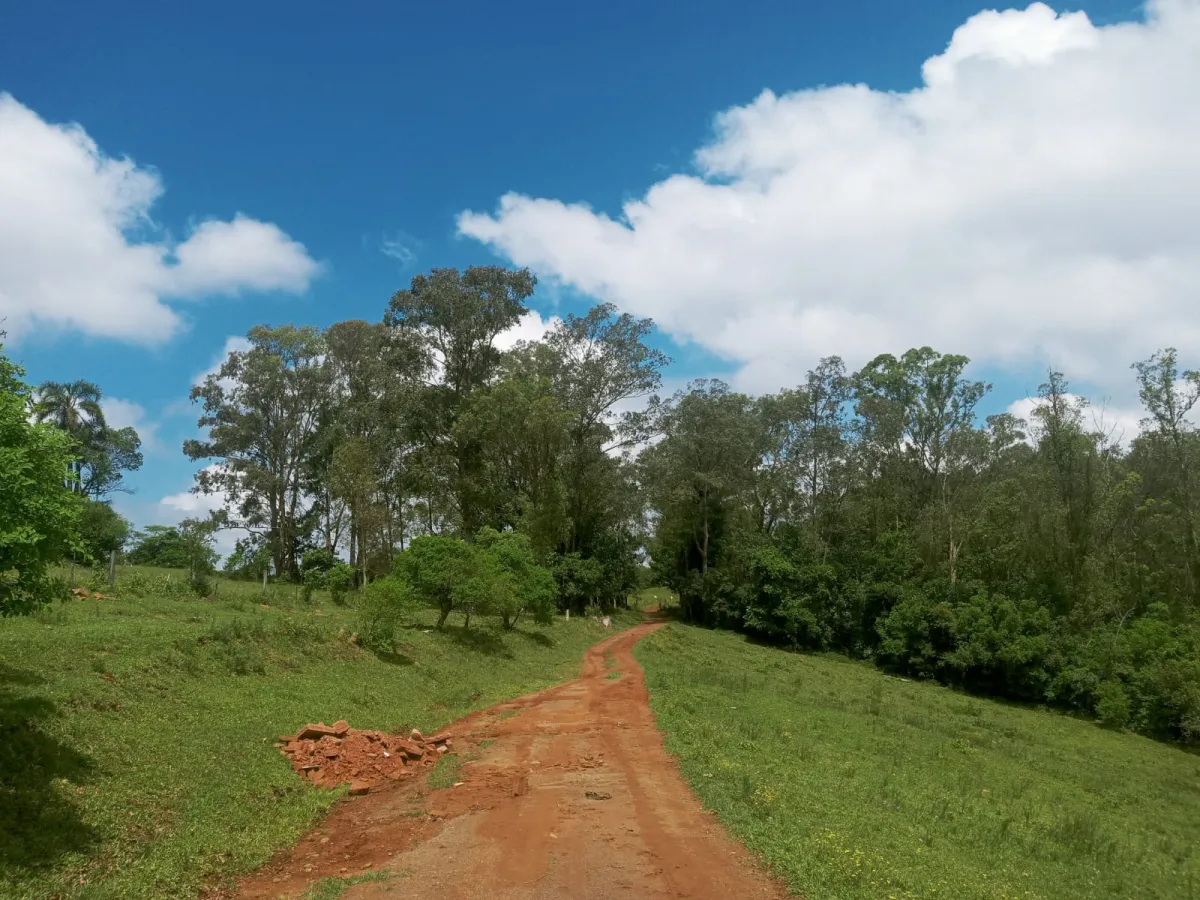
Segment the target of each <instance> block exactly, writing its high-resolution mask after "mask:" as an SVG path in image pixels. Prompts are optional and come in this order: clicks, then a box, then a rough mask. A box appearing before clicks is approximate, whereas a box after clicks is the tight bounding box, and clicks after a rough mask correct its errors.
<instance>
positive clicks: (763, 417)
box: [638, 348, 1200, 739]
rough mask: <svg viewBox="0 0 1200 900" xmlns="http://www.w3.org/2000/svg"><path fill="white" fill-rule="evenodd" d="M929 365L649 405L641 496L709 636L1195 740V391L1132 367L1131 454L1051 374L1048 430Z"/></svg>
mask: <svg viewBox="0 0 1200 900" xmlns="http://www.w3.org/2000/svg"><path fill="white" fill-rule="evenodd" d="M967 363H968V360H967V359H966V358H965V357H962V356H953V355H942V354H939V353H936V352H934V351H933V350H931V349H929V348H922V349H918V350H910V351H908V352H907V353H905V354H904V355H903V356H900V357H895V356H892V355H883V356H879V357H877V358H876V359H874V360H873V361H871V362H870V363H869V364H868V365H866V366H865V367H863V369H862V370H861V371H858V372H853V373H851V372H847V371H846V369H845V366H844V365H843V363H842V361H841V360H840V359H838V358H837V357H830V358H828V359H825V360H822V361H821V363H820V364H819V365H818V366H817V367H816V368H815V369H814V370H813V371H811V372H809V373H808V376H807V379H806V381H805V383H804V384H802V385H800V386H799V387H797V388H795V389H793V390H786V391H782V392H780V393H778V394H771V395H766V396H761V397H757V398H750V397H748V396H745V395H743V394H738V393H735V392H733V391H731V390H730V389H729V388H728V387H727V386H726V385H724V384H722V383H721V382H717V381H704V382H696V383H694V384H692V385H691V386H690V387H689V389H688V390H687V391H684V392H680V393H678V394H676V395H675V396H674V397H673V398H671V399H669V400H666V401H663V402H655V403H652V404H651V410H650V418H651V422H650V427H651V429H652V430H653V431H655V432H657V433H659V434H660V435H661V436H662V439H661V440H660V441H659V442H658V443H656V444H654V445H653V446H652V447H650V448H648V449H647V450H646V451H645V452H644V453H642V454H641V456H640V458H639V461H638V468H639V475H638V477H639V481H640V483H641V484H642V485H643V487H644V490H645V496H646V498H647V501H648V507H649V516H650V518H651V523H652V534H653V536H652V539H651V543H650V548H651V553H652V556H653V559H654V567H655V570H656V573H657V575H658V577H659V578H660V579H661V581H662V582H665V583H666V584H668V585H670V586H671V587H672V588H674V589H675V590H677V591H678V592H679V594H680V598H681V606H682V609H683V611H684V614H685V615H686V616H687V617H688V618H690V619H691V620H693V621H696V622H701V623H706V624H709V625H712V626H716V627H723V628H734V629H739V630H742V631H745V632H747V633H750V634H752V635H756V636H758V637H759V638H761V639H765V640H769V641H772V642H777V643H780V644H784V645H787V646H792V647H797V648H805V649H811V650H833V651H839V652H842V653H846V654H849V655H851V656H856V657H861V658H864V659H871V660H874V661H875V662H877V663H878V664H879V665H882V666H885V667H887V668H889V669H892V670H894V671H897V672H901V673H907V674H910V675H915V676H918V677H923V678H935V679H938V680H941V681H943V682H946V683H949V684H955V685H960V686H962V687H964V688H967V689H970V690H973V691H978V692H981V693H986V694H992V695H995V696H1000V697H1007V698H1012V699H1016V700H1026V701H1038V702H1049V703H1052V704H1056V705H1059V706H1063V707H1066V708H1068V709H1078V710H1082V711H1085V712H1088V713H1095V714H1097V715H1099V716H1100V717H1102V718H1103V719H1104V720H1105V721H1106V722H1109V723H1111V724H1113V725H1118V726H1128V727H1131V728H1134V729H1136V730H1138V731H1142V732H1144V733H1146V734H1150V735H1154V736H1158V737H1169V738H1176V739H1195V738H1197V737H1200V627H1198V625H1197V616H1196V613H1197V598H1198V590H1200V551H1198V548H1197V537H1196V530H1197V502H1198V501H1200V434H1198V433H1197V430H1196V427H1195V425H1194V424H1193V423H1192V421H1191V419H1190V418H1189V413H1190V412H1191V411H1192V410H1193V407H1194V406H1195V404H1196V402H1197V398H1198V397H1200V374H1198V373H1196V372H1194V371H1180V370H1179V367H1178V363H1177V359H1176V353H1175V351H1174V350H1165V351H1162V352H1160V353H1156V354H1155V355H1154V356H1152V357H1151V358H1150V359H1148V360H1146V361H1144V362H1141V363H1137V364H1136V365H1135V366H1134V367H1133V375H1134V377H1135V378H1136V381H1137V385H1138V388H1139V393H1140V396H1141V401H1142V404H1143V406H1144V408H1145V413H1146V417H1145V419H1144V420H1143V421H1142V423H1141V431H1140V433H1139V434H1138V435H1137V437H1136V438H1135V439H1133V440H1132V441H1131V442H1129V445H1128V446H1127V447H1125V446H1122V444H1121V442H1120V440H1119V438H1120V436H1119V435H1114V434H1113V433H1112V431H1111V430H1109V429H1105V428H1104V427H1103V426H1102V423H1097V422H1096V421H1094V419H1093V417H1091V416H1090V415H1089V411H1088V404H1087V402H1086V401H1085V400H1083V399H1081V398H1078V397H1076V396H1074V395H1072V394H1071V393H1069V391H1068V385H1067V382H1066V380H1065V379H1064V377H1063V375H1062V374H1060V373H1058V372H1051V373H1050V374H1049V376H1048V378H1047V380H1046V383H1045V384H1043V385H1042V386H1041V389H1040V391H1039V396H1038V402H1037V405H1036V408H1035V409H1034V412H1033V414H1032V421H1029V422H1025V421H1022V420H1020V419H1017V418H1015V417H1014V416H1012V415H1008V414H1002V415H993V416H988V417H987V418H986V420H985V421H983V422H980V421H978V417H977V415H976V409H977V407H978V405H979V403H980V401H981V400H982V399H983V398H984V396H985V395H986V393H987V392H988V390H989V389H990V387H989V385H986V384H984V383H982V382H979V381H974V380H971V379H969V378H967V377H966V375H965V370H966V367H967Z"/></svg>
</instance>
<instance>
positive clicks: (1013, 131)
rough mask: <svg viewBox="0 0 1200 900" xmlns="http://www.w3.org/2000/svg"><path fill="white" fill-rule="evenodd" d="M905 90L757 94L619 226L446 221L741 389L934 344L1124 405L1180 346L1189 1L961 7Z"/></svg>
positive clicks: (560, 206) (1198, 116)
mask: <svg viewBox="0 0 1200 900" xmlns="http://www.w3.org/2000/svg"><path fill="white" fill-rule="evenodd" d="M922 76H923V83H922V85H921V86H920V87H918V88H916V89H913V90H911V91H907V92H898V93H897V92H883V91H879V90H873V89H871V88H870V87H868V86H867V85H862V84H859V85H840V86H834V87H822V88H817V89H812V90H802V91H797V92H795V93H789V94H783V95H776V94H774V93H771V92H770V91H767V92H764V93H763V94H762V95H761V96H759V97H758V98H757V99H755V100H754V101H753V102H751V103H749V104H748V105H746V106H740V107H736V108H733V109H730V110H727V111H725V112H723V113H721V114H719V115H718V116H717V117H716V122H715V134H714V136H713V139H712V140H711V142H710V143H709V144H708V145H707V146H704V147H702V148H701V149H700V150H699V151H698V152H697V153H696V155H695V164H696V169H697V171H696V172H695V173H694V174H676V175H673V176H671V177H669V178H667V179H665V180H664V181H661V182H659V183H658V184H655V185H654V186H653V187H651V188H650V190H649V191H648V192H647V193H646V194H645V195H644V196H643V197H641V198H640V199H636V200H633V201H630V202H628V203H626V204H625V206H624V208H623V210H622V215H620V216H619V217H616V218H613V217H610V216H608V215H604V214H601V213H598V212H596V211H594V210H593V209H591V208H590V207H588V206H587V205H585V204H582V203H569V202H563V201H562V200H557V199H547V198H533V197H528V196H523V195H520V194H515V193H510V194H508V195H506V196H504V197H503V198H501V199H500V201H499V205H498V207H497V209H496V210H495V211H494V212H493V213H491V214H487V213H480V212H474V211H466V212H464V213H462V214H461V215H460V216H459V219H458V228H459V231H460V233H462V234H464V235H467V236H470V237H473V238H475V239H477V240H479V241H482V242H484V243H486V244H488V245H489V246H490V247H491V248H492V249H493V250H495V251H496V252H498V253H500V254H502V255H504V256H506V257H507V258H509V259H511V260H512V261H513V262H514V263H516V264H518V265H525V266H529V267H530V268H532V269H534V270H535V271H536V272H537V273H538V274H539V275H542V276H547V277H549V278H552V279H556V280H558V281H561V282H562V283H563V284H565V285H567V286H569V287H571V288H574V289H576V290H578V291H581V292H583V293H586V294H589V295H591V296H593V297H596V298H599V299H603V300H610V301H613V302H615V303H617V304H618V305H619V306H620V307H621V308H623V309H625V310H628V311H630V312H633V313H635V314H637V315H643V316H652V317H654V319H655V320H656V321H657V322H658V323H659V325H660V326H661V327H662V328H663V329H664V330H665V331H667V332H668V333H670V334H672V335H674V336H676V337H677V338H680V339H685V340H692V341H695V342H697V343H699V344H700V345H702V346H704V347H706V348H708V349H709V350H711V351H713V352H715V353H716V354H718V355H719V356H721V357H722V358H724V359H727V360H731V361H733V362H735V363H737V364H740V370H739V372H738V374H737V376H736V377H735V378H734V379H733V381H734V383H735V384H736V386H738V387H740V388H743V389H747V390H774V389H776V388H778V387H780V386H781V385H783V384H789V383H790V384H794V383H796V381H798V380H799V378H800V377H802V374H803V372H804V370H805V369H806V368H809V367H810V366H811V365H812V364H813V363H814V362H815V361H816V360H817V359H818V358H820V357H822V356H825V355H829V354H832V353H837V354H840V355H842V356H843V357H846V358H847V360H848V361H849V362H851V363H852V364H853V363H861V362H864V361H865V360H867V359H868V358H870V357H871V356H873V355H874V354H876V353H879V352H885V351H886V352H901V351H903V350H904V349H906V348H908V347H910V346H921V345H925V344H929V345H932V346H933V347H935V348H936V349H939V350H942V351H943V352H959V353H966V354H968V355H970V356H971V357H972V358H973V359H975V360H977V361H981V362H984V363H988V364H994V365H999V366H1002V367H1012V368H1018V367H1024V366H1026V365H1029V364H1031V363H1034V362H1036V363H1039V364H1043V363H1046V362H1049V363H1051V364H1053V365H1054V366H1056V367H1058V368H1060V369H1062V370H1064V371H1066V372H1067V373H1068V374H1069V375H1070V376H1071V377H1072V378H1073V379H1078V380H1083V381H1090V382H1093V383H1097V384H1100V385H1103V386H1106V387H1107V386H1109V385H1116V384H1119V385H1120V386H1121V389H1122V390H1124V391H1129V390H1131V388H1132V384H1131V382H1130V379H1129V373H1128V368H1127V366H1128V364H1129V363H1130V362H1132V361H1134V360H1136V359H1141V358H1144V357H1146V356H1148V355H1149V353H1150V352H1152V351H1153V350H1155V349H1157V348H1159V347H1163V346H1168V345H1173V346H1177V347H1179V348H1180V350H1181V351H1182V352H1183V353H1184V354H1185V355H1186V354H1188V353H1196V352H1200V320H1197V319H1196V317H1195V315H1194V312H1193V310H1194V304H1195V302H1196V300H1195V298H1196V297H1197V296H1200V254H1198V253H1197V252H1196V247H1197V246H1200V154H1198V153H1196V152H1195V148H1196V147H1197V146H1200V113H1198V112H1197V106H1196V102H1195V98H1196V97H1197V96H1200V0H1158V2H1151V3H1150V5H1149V6H1148V7H1147V9H1146V17H1145V19H1144V21H1140V22H1133V23H1124V24H1118V25H1111V26H1104V27H1097V26H1095V25H1093V24H1092V23H1091V22H1090V21H1089V20H1088V18H1087V16H1086V14H1084V13H1082V12H1076V13H1068V14H1062V15H1057V14H1055V12H1054V11H1053V10H1052V9H1050V8H1049V7H1048V6H1046V5H1044V4H1042V3H1035V4H1033V5H1031V6H1029V7H1028V8H1026V9H1024V10H1008V11H1005V12H994V11H990V12H981V13H979V14H978V15H976V16H973V17H972V18H970V19H969V20H967V21H966V23H965V24H963V25H962V26H961V27H959V28H958V29H957V30H956V31H955V32H954V34H953V36H952V37H951V39H950V41H949V44H948V45H947V46H946V49H945V51H944V52H943V53H940V54H938V55H936V56H934V57H932V58H931V59H929V60H928V61H927V62H926V63H925V64H924V67H923V69H922ZM631 142H636V135H632V136H631Z"/></svg>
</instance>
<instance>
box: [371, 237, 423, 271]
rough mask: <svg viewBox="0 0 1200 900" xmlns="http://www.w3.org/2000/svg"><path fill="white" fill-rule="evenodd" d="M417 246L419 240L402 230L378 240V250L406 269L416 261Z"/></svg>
mask: <svg viewBox="0 0 1200 900" xmlns="http://www.w3.org/2000/svg"><path fill="white" fill-rule="evenodd" d="M419 246H420V241H418V240H417V239H416V238H414V237H412V236H410V235H407V234H405V233H404V232H403V231H398V232H396V234H394V235H391V236H388V235H384V236H383V239H382V240H381V241H380V242H379V252H380V253H382V254H383V255H384V256H390V257H391V258H392V259H394V260H396V261H397V262H399V263H400V266H401V268H405V269H407V268H408V267H409V266H411V265H412V264H413V263H415V262H416V261H417V248H418V247H419Z"/></svg>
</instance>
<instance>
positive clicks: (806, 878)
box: [635, 624, 1200, 900]
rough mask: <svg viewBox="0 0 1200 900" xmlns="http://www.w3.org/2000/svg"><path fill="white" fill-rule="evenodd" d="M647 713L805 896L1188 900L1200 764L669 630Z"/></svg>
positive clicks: (649, 663) (659, 650) (815, 660)
mask: <svg viewBox="0 0 1200 900" xmlns="http://www.w3.org/2000/svg"><path fill="white" fill-rule="evenodd" d="M635 654H636V656H637V657H638V659H639V661H640V662H641V663H642V665H643V666H644V668H645V670H646V681H647V684H648V686H649V689H650V702H651V706H652V708H653V710H654V713H655V717H656V719H657V721H658V724H659V726H660V727H661V728H662V730H663V731H664V732H665V733H666V744H667V748H668V750H669V751H670V752H671V753H673V754H676V755H677V756H678V759H679V765H680V767H681V770H682V772H683V774H684V777H685V778H686V779H687V781H688V782H689V784H691V786H692V787H693V788H694V789H695V790H696V792H697V793H698V794H699V796H700V798H701V799H702V800H703V802H704V804H705V806H707V807H708V808H710V809H713V810H715V811H716V812H717V814H718V815H719V817H720V819H721V822H722V823H723V824H725V825H726V827H728V828H729V829H730V830H731V831H732V832H733V834H735V835H736V836H737V837H739V838H741V839H742V840H744V841H745V842H746V844H747V845H748V846H749V847H751V848H752V849H753V850H755V851H757V852H759V853H761V854H762V855H763V857H764V858H765V859H766V861H767V862H768V863H769V865H770V866H771V868H772V869H773V870H774V871H775V872H776V873H778V874H779V875H781V876H782V877H784V878H785V879H786V880H787V883H788V885H789V887H790V889H791V890H792V891H793V892H794V893H795V894H796V895H797V896H800V897H807V898H810V900H891V898H896V900H901V898H939V897H942V898H955V900H1018V898H1019V900H1064V898H1080V900H1083V898H1111V900H1152V898H1153V900H1188V898H1192V897H1196V896H1200V850H1198V848H1200V819H1198V818H1197V816H1196V811H1197V809H1200V757H1197V756H1195V755H1194V754H1190V753H1188V752H1185V751H1183V750H1181V749H1178V748H1175V747H1171V746H1168V745H1165V744H1161V743H1155V742H1153V741H1150V740H1148V739H1146V738H1143V737H1140V736H1137V735H1133V734H1128V733H1121V732H1119V731H1115V730H1110V729H1103V728H1097V727H1095V726H1094V725H1093V724H1091V723H1090V722H1086V721H1080V720H1078V719H1075V718H1072V717H1070V716H1067V715H1063V714H1060V713H1055V712H1051V711H1048V710H1045V709H1037V708H1032V707H1026V706H1019V705H1013V704H1006V703H1000V702H996V701H993V700H987V699H983V698H979V697H973V696H970V695H968V694H965V693H962V692H960V691H956V690H952V689H949V688H945V687H941V686H938V685H935V684H931V683H927V682H918V681H911V680H908V679H904V678H896V677H891V676H888V675H885V674H884V673H882V672H879V671H878V670H876V669H874V668H872V667H870V666H869V665H865V664H863V663H861V662H854V661H851V660H847V659H845V658H841V657H838V656H834V655H816V656H813V655H802V654H798V653H791V652H786V651H783V650H778V649H773V648H770V647H765V646H761V645H757V644H754V643H752V642H750V641H748V640H747V639H746V638H744V637H742V636H739V635H736V634H731V633H729V632H721V631H710V630H704V629H700V628H695V627H688V626H684V625H679V624H675V625H671V626H669V627H667V628H665V629H661V630H659V631H658V632H656V633H654V634H653V635H651V636H649V637H648V638H646V639H644V640H643V641H641V642H640V643H639V644H638V645H637V648H636V649H635Z"/></svg>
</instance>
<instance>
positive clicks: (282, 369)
mask: <svg viewBox="0 0 1200 900" xmlns="http://www.w3.org/2000/svg"><path fill="white" fill-rule="evenodd" d="M534 286H535V279H534V278H533V276H532V275H530V274H529V272H527V271H523V270H522V271H512V270H508V269H504V268H500V267H495V266H488V267H476V268H469V269H467V270H465V271H464V272H459V271H458V270H454V269H435V270H434V271H432V272H431V273H430V274H428V275H419V276H417V277H416V278H414V279H413V280H412V283H411V285H410V287H409V288H408V289H406V290H402V291H399V292H397V293H396V294H395V296H393V297H392V299H391V301H390V302H389V304H388V305H387V308H386V309H385V310H384V311H383V317H382V321H380V322H374V323H372V322H365V321H348V322H338V323H336V324H334V325H332V326H330V327H329V328H326V329H323V330H321V329H317V328H308V327H302V328H301V327H294V326H290V325H289V326H283V327H278V328H270V327H267V326H261V327H258V328H254V329H252V330H251V331H250V333H249V334H248V336H247V337H248V339H249V342H250V348H249V349H248V350H245V351H234V352H232V353H230V354H229V355H228V357H227V359H226V360H225V361H224V363H223V364H222V366H221V367H220V369H219V370H218V371H217V372H215V373H213V374H212V375H211V376H209V377H208V378H207V379H206V381H205V382H204V383H203V384H201V385H198V386H197V387H196V388H195V389H194V390H193V392H192V398H193V400H194V401H195V402H197V403H198V404H199V406H200V409H201V416H200V419H199V425H200V427H201V429H202V430H203V431H204V432H205V436H204V437H203V438H202V439H198V440H192V441H188V442H187V443H186V444H185V447H184V450H185V452H186V453H187V455H188V456H189V457H190V458H192V459H194V460H203V461H206V462H207V463H208V464H207V465H206V467H205V468H204V469H203V470H202V471H201V472H200V473H199V475H198V476H197V485H196V490H197V491H199V492H202V493H206V494H213V495H217V496H219V497H221V498H222V500H223V507H222V509H221V510H220V511H219V512H218V514H217V521H218V522H219V524H220V525H221V526H222V527H225V528H231V529H237V530H238V532H239V533H240V534H242V535H243V537H242V538H241V539H240V541H239V544H238V548H237V550H236V552H235V553H234V554H233V556H232V557H231V559H230V562H229V567H230V568H232V569H234V570H237V571H240V572H244V573H245V574H246V575H247V576H251V577H257V576H258V575H259V574H260V573H262V572H263V571H264V569H266V568H269V569H270V570H271V571H273V572H274V573H275V574H276V576H277V577H280V578H285V579H293V580H297V581H301V580H304V579H305V577H306V574H305V559H306V558H312V559H315V558H316V557H313V556H311V554H313V553H314V552H317V551H320V552H321V553H323V554H325V555H326V556H328V555H329V554H338V555H340V556H342V557H344V559H345V560H346V561H347V562H346V564H347V565H348V566H349V567H350V568H351V569H352V570H353V572H354V573H355V576H354V577H355V581H356V582H357V583H358V584H359V585H365V584H368V583H370V582H372V581H373V580H374V579H376V578H377V577H380V576H383V575H386V574H388V573H391V572H392V571H393V569H394V566H395V561H396V559H397V558H398V557H399V556H400V554H401V553H402V551H405V550H406V548H408V547H409V545H410V544H412V545H413V546H414V548H415V547H416V546H417V545H418V544H419V541H420V539H421V538H422V537H432V536H440V537H453V538H455V539H458V540H460V541H462V542H466V543H472V542H476V541H477V540H478V539H479V536H480V535H481V534H494V533H506V532H513V533H519V534H521V535H523V536H524V538H523V539H525V540H527V541H528V548H529V552H530V554H531V558H532V559H533V560H534V561H535V562H536V564H537V565H538V566H539V567H540V568H543V569H546V570H548V571H549V572H551V573H552V575H553V578H554V580H555V584H556V595H557V598H558V602H559V604H560V605H561V606H563V607H568V606H572V605H573V606H576V607H579V606H582V605H584V604H588V603H620V602H624V600H625V598H626V597H627V595H628V593H629V591H630V590H631V589H632V588H633V587H634V586H635V585H636V583H637V576H638V572H639V568H640V567H639V561H638V552H639V549H640V548H641V547H642V546H643V545H644V543H645V538H644V534H643V532H644V516H643V511H644V506H643V504H642V502H641V500H640V499H639V496H638V486H637V481H636V468H635V466H634V465H633V463H632V462H631V461H630V460H629V459H628V458H626V455H624V454H623V453H622V452H621V451H622V450H623V449H627V448H630V447H632V446H633V445H635V444H636V443H637V442H639V441H641V440H644V438H645V433H644V432H645V418H644V416H640V415H637V414H632V413H621V412H620V411H619V408H620V406H621V405H622V404H623V403H625V402H627V401H630V400H632V399H634V398H637V397H641V396H645V395H648V394H650V393H652V392H653V391H654V390H655V389H656V388H657V387H658V385H659V383H660V370H661V369H662V367H663V366H664V365H665V364H666V363H667V362H668V360H667V358H666V357H665V356H664V355H663V354H662V353H660V352H659V351H657V350H654V349H653V348H651V347H649V346H648V345H647V343H646V337H647V335H648V334H649V332H650V330H651V328H652V323H650V322H649V321H648V320H637V319H634V318H632V317H630V316H628V315H619V314H617V312H616V310H615V309H614V308H613V307H612V306H609V305H601V306H597V307H596V308H594V309H592V310H591V311H590V312H588V313H587V314H586V315H584V316H573V315H569V316H567V317H566V318H565V319H564V320H562V321H561V322H559V323H557V324H556V325H555V327H554V328H552V329H551V331H550V332H549V333H548V334H547V335H546V336H545V338H544V339H542V340H540V341H533V342H524V343H521V344H519V345H517V346H516V347H515V348H513V349H511V350H509V351H507V352H502V351H501V349H500V348H499V347H498V346H497V339H498V338H499V337H500V335H502V334H503V333H504V332H506V331H508V330H509V329H511V328H513V327H514V326H515V325H517V324H518V322H519V321H520V320H521V318H522V316H524V315H525V314H526V313H527V312H528V308H527V306H526V305H525V303H526V301H527V300H528V298H529V297H530V296H531V295H532V292H533V289H534ZM489 540H490V539H489ZM414 542H416V543H414ZM421 546H424V545H421ZM461 553H463V554H467V556H469V553H468V551H466V550H463V551H461ZM467 556H463V558H464V559H465V558H467ZM322 558H324V557H322ZM329 558H332V557H329ZM464 565H465V564H464ZM499 589H500V588H497V590H499ZM488 606H489V607H494V608H496V609H500V610H503V609H505V608H508V605H507V604H506V603H500V602H496V603H491V604H488Z"/></svg>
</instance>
